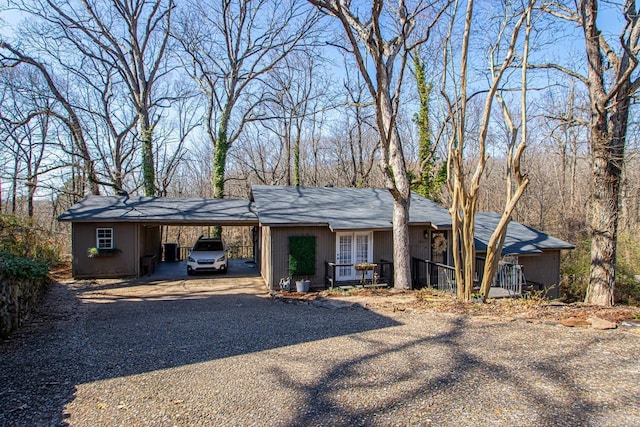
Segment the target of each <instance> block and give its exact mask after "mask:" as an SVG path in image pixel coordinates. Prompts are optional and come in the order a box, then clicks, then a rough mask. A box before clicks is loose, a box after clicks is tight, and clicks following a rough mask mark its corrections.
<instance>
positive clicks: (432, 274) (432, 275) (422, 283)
mask: <svg viewBox="0 0 640 427" xmlns="http://www.w3.org/2000/svg"><path fill="white" fill-rule="evenodd" d="M484 262H485V260H484V258H477V259H476V273H475V278H474V282H475V283H474V285H477V286H479V284H480V283H481V282H482V275H483V273H484ZM411 272H412V273H411V279H412V281H413V287H414V289H420V288H424V287H430V288H434V289H438V290H441V291H446V292H455V291H456V276H455V269H454V267H453V266H450V265H446V264H440V263H437V262H433V261H429V260H423V259H420V258H412V259H411ZM524 285H526V280H525V277H524V271H523V269H522V265H520V264H513V263H508V262H504V261H501V262H500V263H499V264H498V270H497V271H496V275H495V277H494V278H493V285H492V286H494V287H500V288H503V289H506V290H507V291H508V292H509V294H510V295H513V296H516V295H521V294H522V288H523V286H524Z"/></svg>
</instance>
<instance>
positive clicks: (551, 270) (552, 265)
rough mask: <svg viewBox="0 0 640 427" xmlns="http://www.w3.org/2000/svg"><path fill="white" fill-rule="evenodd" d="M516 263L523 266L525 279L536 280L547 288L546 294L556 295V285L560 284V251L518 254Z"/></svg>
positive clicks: (553, 296) (557, 293)
mask: <svg viewBox="0 0 640 427" xmlns="http://www.w3.org/2000/svg"><path fill="white" fill-rule="evenodd" d="M518 263H520V264H522V266H523V268H524V276H525V278H526V280H527V281H531V282H537V283H541V284H542V285H544V287H545V289H549V288H551V287H553V289H549V290H548V291H547V292H548V295H549V296H550V297H552V298H555V297H558V296H559V292H558V285H559V284H560V251H559V250H545V251H544V252H543V253H542V254H539V255H520V256H518Z"/></svg>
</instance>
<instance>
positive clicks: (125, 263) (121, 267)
mask: <svg viewBox="0 0 640 427" xmlns="http://www.w3.org/2000/svg"><path fill="white" fill-rule="evenodd" d="M97 228H113V244H114V247H115V248H117V249H119V250H120V251H121V252H120V253H118V254H115V255H113V256H108V257H95V258H89V257H88V256H87V250H88V249H89V248H92V247H95V246H96V229H97ZM71 239H72V248H73V249H72V256H73V263H72V264H73V269H72V273H73V277H75V278H94V277H95V278H98V277H102V278H109V277H126V276H136V275H137V274H138V262H137V259H138V255H137V251H136V248H137V247H138V232H137V225H136V224H131V223H109V222H100V223H73V224H72V227H71Z"/></svg>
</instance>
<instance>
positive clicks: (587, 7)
mask: <svg viewBox="0 0 640 427" xmlns="http://www.w3.org/2000/svg"><path fill="white" fill-rule="evenodd" d="M623 13H624V15H625V18H626V22H627V27H626V28H625V31H624V32H623V34H622V36H621V37H620V39H619V40H620V42H621V43H622V44H623V51H622V56H620V57H618V56H617V55H616V54H615V53H614V52H613V51H612V50H611V48H610V47H609V46H608V45H607V44H606V41H605V40H604V39H603V36H602V32H601V31H600V30H599V28H598V26H597V17H598V2H597V1H596V0H584V2H583V3H581V8H580V15H581V19H582V27H583V31H584V35H585V48H586V54H587V64H588V84H587V87H588V89H589V98H590V102H591V126H590V130H591V138H590V143H591V156H592V171H593V178H594V180H593V186H594V188H593V190H592V196H593V203H592V214H591V224H590V225H591V271H590V277H589V285H588V287H587V294H586V297H585V302H586V303H588V304H596V305H602V306H611V305H613V303H614V291H615V280H616V244H617V237H618V214H619V210H620V184H621V178H622V167H623V165H624V150H625V143H626V135H627V126H628V121H629V105H630V101H631V97H632V96H633V91H634V87H636V88H637V85H638V83H637V81H636V82H635V83H632V81H631V76H632V72H633V70H634V69H636V67H637V63H638V61H637V58H631V57H630V56H629V55H632V54H634V52H637V49H638V34H639V33H640V21H638V16H637V11H636V6H635V2H634V1H631V0H627V2H626V4H625V7H624V12H623ZM605 59H606V60H607V61H608V64H610V65H611V68H613V81H612V82H609V84H605V77H606V75H607V74H608V71H607V68H608V66H609V65H607V66H605V64H604V61H605Z"/></svg>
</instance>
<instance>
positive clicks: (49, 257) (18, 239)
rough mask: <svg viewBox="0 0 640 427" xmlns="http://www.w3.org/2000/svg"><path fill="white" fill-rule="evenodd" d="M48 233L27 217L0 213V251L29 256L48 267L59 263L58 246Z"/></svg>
mask: <svg viewBox="0 0 640 427" xmlns="http://www.w3.org/2000/svg"><path fill="white" fill-rule="evenodd" d="M49 236H50V233H49V232H48V231H46V230H41V229H38V228H37V227H34V226H33V225H32V224H31V221H30V220H29V219H24V218H18V217H16V216H12V215H0V252H2V253H4V254H11V255H13V256H14V257H21V258H31V259H34V260H37V261H39V262H42V263H44V264H46V265H48V266H49V267H53V266H56V265H59V264H60V251H59V248H58V247H57V246H56V245H55V244H54V243H53V242H52V241H51V239H50V238H49Z"/></svg>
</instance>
